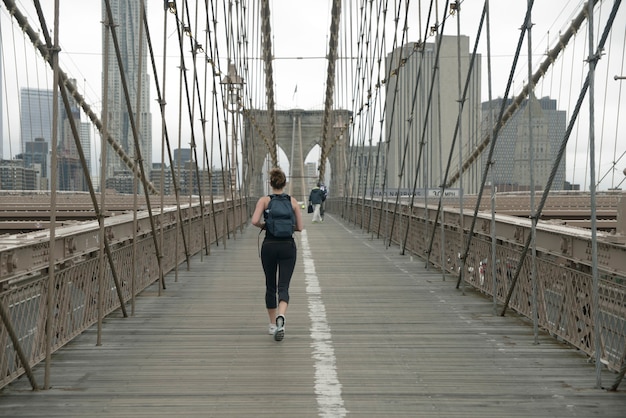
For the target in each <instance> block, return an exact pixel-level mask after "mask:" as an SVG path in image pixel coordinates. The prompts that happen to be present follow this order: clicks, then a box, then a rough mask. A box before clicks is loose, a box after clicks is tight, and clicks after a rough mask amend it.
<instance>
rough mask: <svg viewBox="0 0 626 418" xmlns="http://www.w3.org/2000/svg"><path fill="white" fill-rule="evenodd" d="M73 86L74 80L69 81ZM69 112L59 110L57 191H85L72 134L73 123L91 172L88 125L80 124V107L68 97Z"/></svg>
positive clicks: (83, 177)
mask: <svg viewBox="0 0 626 418" xmlns="http://www.w3.org/2000/svg"><path fill="white" fill-rule="evenodd" d="M71 81H72V83H73V84H74V85H75V84H76V80H71ZM69 102H70V112H69V114H68V113H67V112H66V110H65V108H64V107H63V108H61V112H60V123H59V128H60V131H61V135H60V137H59V144H58V148H57V149H58V162H59V164H58V173H59V180H58V185H59V190H69V191H87V189H88V188H87V182H86V177H85V173H83V167H82V164H81V162H80V154H79V153H78V147H77V146H76V141H75V140H74V134H73V132H72V124H71V122H72V121H73V122H74V124H75V126H76V129H77V131H78V138H79V142H80V147H81V149H82V151H83V155H84V157H85V162H86V164H87V173H90V172H91V136H90V131H89V127H90V125H89V123H86V122H81V116H80V106H79V105H78V103H77V102H76V101H75V100H74V99H73V98H72V97H71V96H70V97H69Z"/></svg>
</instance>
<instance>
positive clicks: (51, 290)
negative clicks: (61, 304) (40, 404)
mask: <svg viewBox="0 0 626 418" xmlns="http://www.w3.org/2000/svg"><path fill="white" fill-rule="evenodd" d="M59 50H60V49H59V0H55V2H54V46H53V47H52V50H51V51H50V52H51V53H52V70H53V73H54V76H53V77H54V83H53V86H54V88H53V91H52V150H51V151H52V157H51V159H50V165H51V166H52V167H50V172H51V174H50V200H51V202H50V242H49V244H48V251H49V254H50V256H49V257H48V291H47V292H46V296H47V300H46V304H47V308H48V312H47V314H46V318H47V321H46V367H45V373H44V389H49V388H50V368H51V366H52V335H53V330H54V328H55V316H54V306H55V303H54V300H55V297H56V285H55V274H54V273H55V270H56V268H55V267H56V266H55V265H54V264H55V261H56V258H55V257H54V254H56V252H55V240H56V236H55V232H56V210H57V136H58V131H57V130H58V118H59V100H58V98H59V82H58V81H59Z"/></svg>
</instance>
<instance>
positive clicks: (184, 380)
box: [0, 215, 626, 418]
mask: <svg viewBox="0 0 626 418" xmlns="http://www.w3.org/2000/svg"><path fill="white" fill-rule="evenodd" d="M305 216H307V215H305ZM307 222H310V217H308V218H307ZM306 227H307V229H306V231H305V232H304V233H302V234H297V235H298V237H297V243H298V265H297V267H296V272H295V274H294V278H293V281H292V287H291V295H292V296H291V304H290V307H289V311H288V313H287V324H286V336H285V339H284V340H283V341H282V342H275V341H274V340H273V338H272V337H271V336H269V335H268V334H267V322H268V321H267V315H266V313H265V308H264V299H263V295H264V282H263V275H262V270H261V263H260V259H259V256H258V247H257V245H258V244H257V237H258V234H257V230H256V228H248V229H246V230H245V231H244V233H243V234H238V235H237V236H236V237H235V239H230V240H229V241H228V242H227V244H226V248H224V247H223V246H222V245H221V243H220V246H219V247H212V248H211V254H210V255H209V256H204V257H200V255H197V256H195V257H194V258H193V260H192V263H191V268H190V269H189V270H187V269H186V266H185V265H182V266H181V270H179V272H178V275H177V276H178V277H177V278H176V275H175V274H174V273H171V274H169V275H168V277H167V279H166V282H167V289H166V290H165V291H164V292H163V294H162V296H158V295H157V293H156V289H154V288H150V289H148V290H147V291H146V292H144V293H143V294H142V295H141V296H140V297H139V298H138V299H137V303H136V308H135V313H134V316H132V317H129V318H121V316H120V315H119V313H115V314H113V315H112V316H110V317H108V318H107V319H106V321H105V323H104V327H103V337H102V342H103V344H102V345H101V346H96V328H95V327H92V329H90V330H89V331H88V332H85V333H84V334H82V335H80V336H79V337H78V338H76V339H75V341H73V342H72V343H71V344H69V345H68V346H67V347H64V348H63V349H61V350H59V351H58V352H57V353H55V354H54V356H53V364H52V367H51V385H52V387H51V389H49V390H41V391H37V392H34V391H32V390H31V389H30V385H29V382H28V380H27V379H26V378H25V377H22V378H21V379H19V380H18V381H16V382H14V383H13V384H11V385H9V386H8V387H6V388H5V389H4V390H3V391H1V392H0V416H1V417H7V418H8V417H33V416H37V417H177V418H183V417H225V416H228V417H270V416H273V417H276V416H283V417H318V416H324V417H343V416H354V417H360V416H371V417H386V416H394V417H531V416H532V417H548V416H550V417H624V416H625V415H624V414H625V413H626V412H625V411H626V389H624V383H623V384H622V386H620V390H619V391H618V392H606V391H604V390H602V389H596V388H595V366H594V364H593V363H592V362H590V361H588V359H587V358H586V357H585V356H583V355H581V354H580V353H579V352H577V351H576V350H573V349H571V348H568V347H567V346H564V345H563V344H560V343H558V342H557V341H556V340H554V339H553V338H551V337H549V336H547V335H544V334H541V335H540V336H539V344H535V343H534V338H533V333H532V325H531V324H529V323H528V322H527V321H525V320H523V319H521V318H518V317H516V316H515V315H513V314H509V315H508V316H506V317H500V316H499V315H494V313H493V305H492V303H491V300H490V299H487V298H485V297H484V296H483V295H480V294H477V293H475V292H473V291H472V290H471V289H466V292H465V294H462V292H461V291H460V290H457V289H455V283H456V280H455V279H454V278H450V277H448V278H447V280H445V281H444V280H442V275H441V273H437V272H434V271H427V270H425V268H424V262H423V261H421V260H418V259H416V258H414V257H410V256H402V255H400V254H399V250H398V248H396V247H391V248H385V245H384V243H383V242H382V241H381V240H377V239H372V238H371V237H370V236H369V235H367V234H364V233H363V232H362V231H360V230H357V229H354V228H353V227H352V226H350V225H345V224H343V223H341V222H340V221H338V220H337V219H335V218H333V217H332V216H330V215H327V217H326V221H325V222H324V223H322V224H310V223H307V225H306ZM129 312H130V309H129ZM43 369H44V367H43V364H42V365H41V366H39V367H37V368H36V370H35V372H36V377H37V381H38V383H39V384H40V385H42V384H43ZM602 379H603V384H604V385H605V386H610V385H611V384H612V383H613V381H614V379H615V374H613V373H610V372H607V371H605V372H604V374H603V377H602Z"/></svg>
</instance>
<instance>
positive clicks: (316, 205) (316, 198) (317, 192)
mask: <svg viewBox="0 0 626 418" xmlns="http://www.w3.org/2000/svg"><path fill="white" fill-rule="evenodd" d="M320 186H321V183H317V186H315V187H314V188H313V189H311V193H309V203H311V204H312V205H313V223H317V222H322V216H321V214H320V208H321V206H322V202H323V201H324V200H325V199H326V196H324V192H323V191H322V189H320Z"/></svg>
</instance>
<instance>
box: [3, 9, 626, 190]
mask: <svg viewBox="0 0 626 418" xmlns="http://www.w3.org/2000/svg"><path fill="white" fill-rule="evenodd" d="M94 3H95V2H94ZM292 3H293V2H288V1H276V2H275V4H274V6H275V7H274V10H273V14H272V31H273V32H272V33H273V36H274V38H275V42H274V43H273V46H274V49H275V53H274V56H275V59H274V65H275V66H274V70H275V75H276V76H275V81H276V87H275V93H276V104H277V107H278V108H279V109H289V108H304V109H320V108H321V107H322V106H323V103H322V102H323V89H324V80H323V79H324V77H325V73H326V64H327V62H326V60H325V55H326V48H327V46H328V42H327V41H328V39H327V37H326V35H325V34H327V32H328V27H329V26H330V20H329V11H330V8H329V7H325V6H324V5H320V4H306V5H305V4H298V5H297V7H296V5H295V4H292ZM507 3H508V2H507ZM522 3H523V2H520V3H519V4H518V3H517V2H516V3H512V4H501V3H500V2H492V3H491V5H490V8H491V13H492V17H491V33H493V34H497V35H492V39H493V42H492V50H491V55H492V60H493V62H492V65H493V70H492V76H493V99H496V98H498V97H502V95H503V92H504V85H505V82H506V78H507V77H508V72H509V68H508V66H509V65H510V63H511V61H512V56H513V54H514V49H515V43H516V41H517V38H518V36H519V33H520V30H519V27H520V25H521V24H522V23H523V21H522V19H523V15H524V11H525V7H526V4H522ZM556 3H557V2H547V4H544V3H541V4H536V5H535V7H534V10H533V51H532V54H533V63H534V66H535V67H536V66H537V65H538V63H539V62H540V61H541V60H542V59H544V58H545V53H546V50H548V49H549V48H550V47H552V46H553V45H555V44H556V40H557V39H558V37H559V35H560V33H561V31H563V30H564V29H565V28H567V26H568V25H569V23H570V22H571V19H572V17H573V16H574V15H575V14H576V13H578V12H579V11H580V4H578V3H577V2H576V3H575V2H571V1H570V2H564V3H559V4H556ZM462 4H463V6H464V7H463V11H462V13H461V18H460V19H459V24H460V28H461V34H465V35H466V36H468V37H469V38H470V45H472V44H473V42H474V41H475V38H476V28H477V16H478V15H479V13H480V11H481V7H482V2H472V1H465V2H463V3H462ZM42 6H43V7H44V12H47V14H48V17H49V22H51V21H52V19H51V16H52V15H51V10H52V5H51V4H45V5H42ZM94 6H95V4H91V2H90V3H89V4H87V2H84V1H76V0H67V1H64V2H63V3H62V5H61V22H62V23H61V27H60V29H61V48H62V49H61V55H60V60H61V63H62V64H63V68H65V69H66V70H67V71H68V73H69V74H72V75H73V74H76V78H77V79H78V80H79V83H78V84H79V91H80V92H81V94H84V95H85V97H86V98H87V102H88V103H90V104H91V105H92V106H94V108H95V109H96V111H97V112H98V111H99V110H100V109H101V107H102V103H101V100H102V97H101V91H102V90H101V86H100V82H101V79H102V74H101V69H102V66H101V59H102V53H101V51H99V48H98V47H97V45H99V44H100V43H101V42H102V41H101V32H102V27H101V23H100V22H101V20H102V16H101V4H100V2H97V6H96V7H94ZM326 6H327V5H326ZM24 7H26V6H24ZM153 9H154V10H148V19H149V24H154V28H159V27H161V26H162V24H163V11H162V10H161V8H158V7H157V8H153ZM607 9H608V7H604V5H602V10H598V13H597V14H596V16H606V15H607V14H608V10H607ZM622 9H624V8H622ZM4 12H5V13H3V15H2V18H3V22H2V25H1V26H2V28H3V32H4V33H3V41H4V42H5V43H6V44H7V48H5V50H6V52H7V53H6V54H5V58H8V59H9V60H10V61H9V62H7V59H4V61H5V64H6V65H7V68H8V69H9V70H8V71H7V72H8V73H9V74H8V76H11V77H15V75H16V73H20V77H17V78H16V80H14V81H9V82H8V84H7V85H8V86H9V87H10V88H9V91H8V92H7V94H10V93H11V90H12V88H11V87H12V86H20V85H33V86H35V85H40V86H43V85H45V84H46V83H47V84H49V83H50V82H51V77H50V73H48V74H46V75H45V76H39V78H38V79H32V80H30V79H29V81H26V79H25V77H31V75H32V73H33V72H34V70H35V69H37V70H38V71H40V72H41V71H42V69H44V68H45V65H44V64H42V63H41V62H39V63H38V64H33V63H32V59H31V58H24V57H21V56H20V57H17V56H16V57H12V54H13V52H14V51H15V49H16V48H15V45H14V44H13V42H14V41H13V38H14V37H15V33H12V31H15V32H18V31H19V30H18V29H17V28H12V25H13V22H12V21H11V20H10V17H9V16H7V15H6V11H4ZM390 12H391V10H390ZM394 12H395V11H394ZM344 13H345V14H349V13H350V10H348V9H346V10H344ZM408 13H411V14H412V16H413V23H414V24H413V25H412V26H411V27H410V28H409V32H408V35H409V39H408V40H407V41H408V42H416V41H417V40H418V39H419V38H421V37H422V34H424V33H427V32H428V31H427V30H425V29H426V28H424V27H422V26H421V25H422V22H420V21H419V20H418V19H416V18H415V17H416V16H418V13H417V12H416V11H415V9H411V10H409V11H408ZM283 14H288V15H289V16H290V18H289V19H282V18H281V17H282V16H283ZM303 15H306V16H307V19H304V18H301V17H299V16H303ZM30 16H31V19H29V20H30V21H31V22H34V21H36V18H35V16H34V15H33V14H32V12H31V13H30ZM79 16H80V18H78V17H79ZM390 16H391V13H390ZM421 16H422V18H423V19H425V16H426V13H422V14H421ZM624 16H625V14H624V11H623V10H620V13H619V14H618V16H617V20H616V23H615V25H614V27H616V28H619V27H623V26H624V23H625V22H626V19H625V18H624ZM172 19H173V18H170V17H169V16H168V20H169V22H168V27H167V29H166V33H164V35H165V36H164V39H166V42H172V44H168V53H167V57H168V58H167V59H168V60H169V61H170V64H168V65H171V67H170V69H168V71H169V73H168V83H167V85H168V87H167V90H166V100H167V102H168V106H175V103H176V102H178V94H177V93H175V94H172V91H173V90H176V89H178V88H179V82H178V73H176V72H175V70H174V68H175V67H177V66H179V64H180V63H179V62H178V61H179V60H178V58H177V56H176V54H177V47H178V46H177V45H176V44H175V42H176V33H175V26H174V23H173V20H172ZM451 19H452V20H451V21H450V22H449V23H448V25H447V29H446V32H444V34H445V33H448V34H450V33H455V32H456V28H455V27H454V26H455V24H456V22H455V20H456V17H454V16H452V17H451ZM512 22H513V23H512ZM221 23H222V24H223V22H221ZM392 24H393V23H390V24H389V25H388V26H389V27H390V28H391V27H392ZM596 28H598V29H597V30H598V31H599V30H600V29H601V28H602V25H600V24H598V25H597V26H596ZM191 29H192V34H194V35H195V36H198V37H201V36H202V35H201V32H202V28H201V25H200V27H197V28H196V27H192V28H191ZM583 29H584V30H581V31H580V34H579V36H578V38H579V41H578V42H579V43H580V45H581V46H577V47H576V48H573V47H572V48H570V49H576V51H578V53H579V56H575V57H574V56H571V54H570V55H567V56H566V57H564V58H562V59H561V61H562V62H563V63H561V64H559V65H561V67H565V68H566V69H568V70H569V71H568V73H567V74H565V77H563V76H562V74H563V73H562V70H561V67H556V68H555V70H554V72H555V74H553V75H552V76H546V77H545V78H544V80H543V81H542V84H541V85H538V86H537V87H536V88H537V90H538V91H537V93H536V95H537V96H538V97H544V96H547V97H552V98H554V99H555V100H557V101H558V103H559V106H561V109H563V110H565V111H566V112H567V114H568V117H569V116H570V115H571V112H572V107H573V104H572V102H573V101H575V99H576V93H577V91H578V89H579V84H576V83H578V81H575V82H574V83H572V81H570V80H569V78H570V77H571V78H574V76H576V77H578V78H580V76H581V75H584V74H585V72H586V69H587V66H586V65H585V63H584V59H583V58H584V57H583V56H582V55H584V52H583V53H582V54H581V53H580V51H583V50H584V38H585V36H586V35H585V31H586V28H583ZM76 33H80V34H81V36H75V34H76ZM83 34H84V36H83ZM198 34H200V35H198ZM160 35H161V34H158V35H156V32H155V33H153V37H152V40H153V42H154V43H155V47H156V49H157V57H156V58H157V59H162V58H163V57H162V55H159V53H160V52H159V51H161V50H162V48H161V49H159V47H160V45H161V43H162V41H163V40H162V39H161V36H160ZM429 36H431V35H429ZM388 38H389V42H390V41H391V36H389V37H388ZM485 38H486V36H485V34H484V33H483V36H482V38H481V40H480V45H479V53H481V55H482V56H483V59H482V61H483V67H485V57H486V46H485V45H486V40H485ZM596 39H597V38H596ZM427 40H428V41H431V40H432V39H427ZM20 42H21V41H20ZM623 42H624V40H623V39H622V37H621V36H615V37H614V39H613V40H612V45H613V46H612V48H614V49H615V50H616V51H619V50H620V46H619V45H621V44H623ZM309 45H310V46H309ZM26 49H28V45H27V48H26ZM185 52H187V51H185ZM526 52H527V51H526V45H525V44H524V47H523V48H522V50H521V56H520V63H521V64H520V65H518V67H517V70H516V71H515V74H514V75H513V89H512V91H511V92H510V94H509V95H510V96H511V95H514V94H517V93H519V90H520V89H521V87H522V86H523V84H524V82H525V80H526V79H527V71H526V68H525V67H526V62H525V60H526V59H527V57H526V55H525V54H526ZM161 53H162V52H161ZM619 58H620V57H619V56H617V55H615V56H613V55H611V54H610V53H608V54H605V55H603V56H602V59H601V60H600V61H599V67H598V76H600V77H601V81H602V82H599V83H597V84H598V88H605V89H606V90H607V94H612V95H613V96H612V98H608V99H607V100H605V101H603V102H602V109H601V112H602V113H601V114H600V111H598V116H597V118H598V119H601V120H598V122H597V125H598V126H601V125H604V128H603V130H602V132H599V133H598V136H600V135H604V136H608V137H613V136H616V137H618V138H619V137H623V136H625V135H626V134H623V133H622V131H623V130H624V126H623V124H618V126H615V123H616V122H613V126H608V125H609V124H608V122H607V123H604V122H603V121H604V120H606V121H618V120H619V118H618V117H616V115H617V114H618V113H619V101H617V100H616V99H615V95H617V93H618V91H619V89H618V87H619V86H620V83H619V82H617V81H616V80H613V77H614V75H617V74H619V73H620V59H619ZM219 59H220V61H224V62H225V61H226V57H225V56H221V57H220V58H219ZM12 61H15V62H12ZM24 62H28V63H29V64H28V66H29V68H30V69H31V70H29V71H26V70H18V71H16V70H15V68H14V67H15V66H17V65H18V64H19V65H22V63H24ZM190 64H191V62H190V60H188V61H187V65H190ZM221 67H225V64H220V68H221ZM94 68H95V69H94ZM573 69H575V70H576V71H572V70H573ZM578 69H580V71H578ZM22 73H23V76H22ZM485 73H486V71H485V70H484V71H483V75H482V78H483V81H482V90H483V92H482V98H481V99H482V100H483V101H486V99H487V97H486V94H487V91H486V90H487V85H486V82H485ZM559 73H561V74H559ZM576 73H578V74H576ZM20 80H21V81H22V82H20ZM557 80H558V81H557ZM604 80H606V83H605V82H604ZM605 84H606V85H605ZM247 85H248V86H250V84H249V83H248V84H247ZM151 109H152V113H153V114H155V115H156V114H157V113H156V112H158V104H157V103H156V100H151ZM5 110H6V112H7V115H4V116H5V117H4V118H3V119H4V120H5V122H6V123H5V135H4V136H3V139H8V138H9V137H11V138H13V140H15V132H16V126H17V125H16V123H15V121H14V120H11V119H10V117H9V115H10V114H11V113H12V112H14V109H13V108H9V109H5ZM582 111H583V112H587V111H588V106H584V107H583V109H582ZM158 119H159V118H156V117H155V118H154V120H153V121H152V129H153V140H152V142H151V145H152V146H153V158H152V162H155V161H156V162H158V160H159V159H160V140H159V137H160V121H159V120H158ZM198 119H199V118H198ZM580 119H581V120H586V119H585V116H581V117H580ZM167 124H168V125H169V126H170V129H172V132H175V131H176V129H177V128H178V120H177V118H170V119H167ZM189 125H190V124H189V123H185V124H183V126H182V129H181V131H182V141H183V145H184V143H185V142H188V137H189V136H188V130H189V129H191V126H189ZM195 129H197V132H199V131H200V129H199V127H198V126H196V127H195ZM6 132H11V134H10V135H9V134H6ZM574 132H575V134H576V135H577V136H578V137H579V138H577V139H576V138H575V139H572V141H570V142H571V145H569V146H568V152H567V160H568V170H570V172H569V173H568V176H567V177H568V178H571V177H572V176H573V175H577V173H576V172H574V173H572V172H571V170H572V169H571V168H569V167H577V168H580V170H576V171H579V172H580V173H581V175H582V174H583V173H585V172H586V171H588V170H587V169H586V168H585V165H586V164H588V158H587V149H588V144H587V138H585V136H586V134H587V133H588V128H587V126H585V125H581V127H580V128H579V129H576V130H575V131H574ZM92 133H96V134H97V132H96V131H95V129H94V128H92ZM176 136H177V135H176ZM93 139H94V142H93V146H94V147H93V149H94V157H93V161H94V162H96V161H97V160H98V154H99V149H100V146H99V141H100V138H99V134H97V135H94V138H93ZM3 145H4V147H3V148H4V154H5V156H6V157H9V158H10V157H11V156H15V155H16V153H17V152H19V151H18V149H17V147H16V144H15V143H13V144H11V143H7V142H5V143H4V144H3ZM597 148H598V151H601V155H600V156H598V160H599V161H598V162H599V164H598V171H599V172H601V173H606V172H607V171H608V170H609V169H610V165H611V162H612V161H615V160H616V159H617V158H618V157H620V153H621V151H622V149H621V148H620V147H618V148H617V150H616V151H617V152H613V146H612V145H611V146H598V147H597ZM619 171H620V172H621V168H620V169H619ZM608 178H609V179H610V176H609V177H608ZM585 181H586V179H583V181H579V180H578V182H579V183H581V184H582V185H583V186H584V183H585ZM609 186H610V184H609ZM587 187H588V185H587ZM604 187H605V188H606V187H607V186H604Z"/></svg>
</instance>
